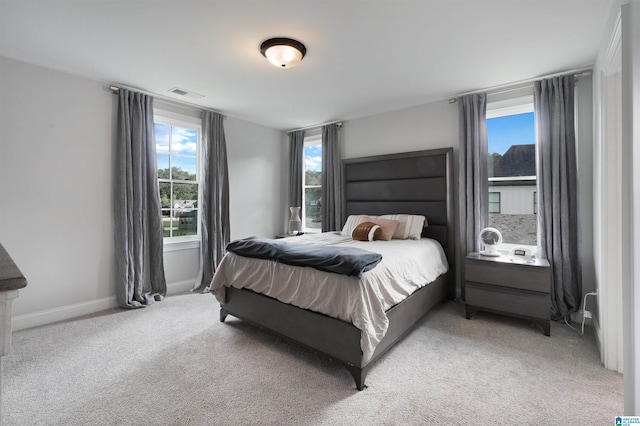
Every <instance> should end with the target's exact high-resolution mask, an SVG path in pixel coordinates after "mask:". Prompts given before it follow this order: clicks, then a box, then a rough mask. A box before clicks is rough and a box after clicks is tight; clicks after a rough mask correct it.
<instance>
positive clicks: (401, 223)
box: [379, 214, 427, 240]
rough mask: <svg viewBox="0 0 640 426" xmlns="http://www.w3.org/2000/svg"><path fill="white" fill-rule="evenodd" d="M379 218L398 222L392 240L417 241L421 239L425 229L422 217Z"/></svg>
mask: <svg viewBox="0 0 640 426" xmlns="http://www.w3.org/2000/svg"><path fill="white" fill-rule="evenodd" d="M379 217H380V218H381V219H391V220H397V221H398V227H397V228H396V231H395V232H394V234H393V238H395V239H398V240H406V239H411V240H419V239H420V238H421V237H422V229H423V228H425V227H427V219H426V218H425V217H424V216H422V215H415V214H385V215H382V216H379Z"/></svg>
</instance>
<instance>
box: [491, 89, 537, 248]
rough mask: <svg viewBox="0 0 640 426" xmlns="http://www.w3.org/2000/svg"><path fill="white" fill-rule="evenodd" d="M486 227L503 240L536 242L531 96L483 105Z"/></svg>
mask: <svg viewBox="0 0 640 426" xmlns="http://www.w3.org/2000/svg"><path fill="white" fill-rule="evenodd" d="M487 142H488V153H487V154H488V164H487V166H488V172H489V174H488V176H489V183H488V184H489V226H492V227H494V228H497V229H498V230H499V231H500V232H501V233H502V239H503V243H505V245H506V248H509V245H515V244H517V245H528V246H532V249H533V250H534V251H535V249H536V247H537V244H538V238H537V235H538V224H537V218H536V215H535V212H536V211H537V201H536V181H537V180H536V145H535V144H536V141H535V124H534V112H533V97H532V96H524V97H521V98H516V99H509V100H506V101H500V102H494V103H491V102H490V103H488V104H487Z"/></svg>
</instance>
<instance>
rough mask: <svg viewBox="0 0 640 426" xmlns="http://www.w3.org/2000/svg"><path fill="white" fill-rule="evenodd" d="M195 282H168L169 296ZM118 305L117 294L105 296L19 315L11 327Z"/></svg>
mask: <svg viewBox="0 0 640 426" xmlns="http://www.w3.org/2000/svg"><path fill="white" fill-rule="evenodd" d="M194 283H195V280H186V281H179V282H176V283H171V284H167V296H172V295H175V294H179V293H184V292H186V291H189V290H191V289H192V288H193V286H194ZM117 306H118V302H117V299H116V296H109V297H103V298H101V299H96V300H91V301H89V302H82V303H74V304H72V305H66V306H60V307H58V308H53V309H46V310H44V311H39V312H33V313H31V314H24V315H18V316H15V317H13V318H12V321H11V327H12V329H13V331H20V330H25V329H27V328H32V327H39V326H42V325H47V324H51V323H54V322H58V321H65V320H68V319H72V318H76V317H80V316H83V315H89V314H94V313H96V312H100V311H104V310H107V309H111V308H115V307H117Z"/></svg>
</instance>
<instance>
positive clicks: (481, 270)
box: [465, 259, 551, 293]
mask: <svg viewBox="0 0 640 426" xmlns="http://www.w3.org/2000/svg"><path fill="white" fill-rule="evenodd" d="M465 266H466V267H465V278H466V279H467V280H470V281H476V282H482V283H486V284H493V285H497V286H502V287H510V288H517V289H522V290H530V291H537V292H541V293H550V292H551V286H550V282H551V268H549V267H538V266H535V267H534V266H528V265H518V264H508V263H495V262H487V261H482V260H480V261H473V260H469V259H467V262H466V265H465Z"/></svg>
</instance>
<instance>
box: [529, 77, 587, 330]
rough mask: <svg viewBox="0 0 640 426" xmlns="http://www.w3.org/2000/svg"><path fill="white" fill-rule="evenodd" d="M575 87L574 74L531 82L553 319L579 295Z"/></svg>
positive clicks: (543, 254) (566, 312) (543, 252)
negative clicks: (550, 275) (549, 266)
mask: <svg viewBox="0 0 640 426" xmlns="http://www.w3.org/2000/svg"><path fill="white" fill-rule="evenodd" d="M573 92H574V78H573V76H572V75H566V76H561V77H556V78H550V79H545V80H541V81H536V82H535V83H534V98H533V102H534V110H535V117H536V131H537V134H538V189H539V191H540V194H539V199H540V203H539V205H540V208H539V209H538V223H539V225H540V230H541V232H540V249H541V252H540V256H541V257H545V258H547V259H548V260H549V263H550V264H551V268H552V274H553V279H552V287H551V318H552V319H554V320H559V319H562V318H568V317H569V315H570V314H571V313H572V312H576V311H577V310H578V308H579V306H580V299H581V297H582V296H581V291H582V290H581V289H582V272H581V271H582V267H581V265H580V263H581V262H580V255H579V247H580V244H579V242H580V241H579V231H580V229H579V224H578V178H577V159H576V142H575V125H574V115H573V114H574V95H573Z"/></svg>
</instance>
